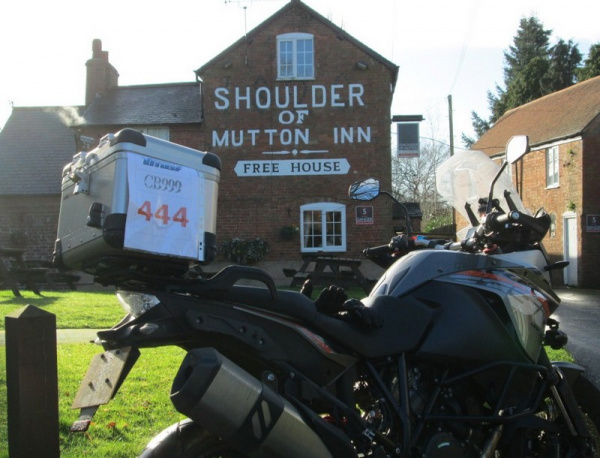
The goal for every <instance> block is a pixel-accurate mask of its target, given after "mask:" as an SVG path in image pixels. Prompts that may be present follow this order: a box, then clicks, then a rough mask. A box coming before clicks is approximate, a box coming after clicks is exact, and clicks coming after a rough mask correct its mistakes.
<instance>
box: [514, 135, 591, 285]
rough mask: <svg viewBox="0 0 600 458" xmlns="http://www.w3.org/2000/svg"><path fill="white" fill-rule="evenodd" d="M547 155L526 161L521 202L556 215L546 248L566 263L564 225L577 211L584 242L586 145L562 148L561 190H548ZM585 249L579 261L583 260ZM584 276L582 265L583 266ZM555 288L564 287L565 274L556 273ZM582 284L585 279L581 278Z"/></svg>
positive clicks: (532, 155) (542, 153) (530, 156)
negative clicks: (584, 165)
mask: <svg viewBox="0 0 600 458" xmlns="http://www.w3.org/2000/svg"><path fill="white" fill-rule="evenodd" d="M546 151H547V149H543V150H540V151H534V152H532V153H530V154H528V155H527V156H525V158H524V159H523V167H522V169H520V170H519V172H518V173H519V177H520V178H519V179H520V180H522V181H521V182H522V189H520V194H521V199H522V200H523V203H524V204H525V206H526V207H527V208H528V209H529V210H531V212H532V213H535V211H537V210H538V209H539V208H540V207H544V209H545V210H546V211H547V212H548V213H549V214H550V215H553V216H554V218H555V221H556V226H555V227H556V229H555V231H554V233H553V234H551V233H550V232H549V233H548V234H547V235H546V238H545V239H544V242H543V243H544V246H545V248H546V250H547V251H548V254H549V255H550V257H551V259H552V261H558V260H562V259H564V247H563V241H564V227H563V226H564V225H563V215H564V214H565V213H566V212H570V211H573V212H575V213H576V214H577V215H578V216H579V219H578V240H581V218H580V217H581V211H582V202H583V201H582V187H581V183H582V167H583V163H582V156H583V155H582V143H581V141H579V140H576V141H571V142H567V143H563V144H561V145H559V153H558V154H559V186H558V187H555V188H548V187H546ZM581 254H582V253H581V248H580V249H579V257H580V259H581ZM579 271H580V272H581V265H580V266H579ZM552 279H553V281H554V282H555V284H563V273H562V271H557V272H554V273H553V278H552ZM580 283H581V277H580Z"/></svg>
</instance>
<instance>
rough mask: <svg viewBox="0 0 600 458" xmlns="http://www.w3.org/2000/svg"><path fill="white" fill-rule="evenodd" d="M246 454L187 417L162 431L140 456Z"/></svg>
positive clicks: (225, 456) (218, 457)
mask: <svg viewBox="0 0 600 458" xmlns="http://www.w3.org/2000/svg"><path fill="white" fill-rule="evenodd" d="M244 456H245V455H243V454H241V453H239V452H238V451H236V450H234V449H233V448H231V447H230V446H229V445H228V444H227V443H225V442H223V441H222V440H221V439H220V438H218V437H217V436H215V435H213V434H211V433H209V432H208V431H206V430H205V429H203V428H202V427H200V426H199V425H197V424H196V423H194V422H193V421H192V420H189V419H186V420H183V421H180V422H178V423H175V424H173V425H171V426H169V427H168V428H166V429H164V430H163V431H161V432H160V433H159V434H158V435H157V436H156V437H154V438H153V439H152V440H151V441H150V443H149V444H148V445H147V446H146V448H145V449H144V451H143V452H142V453H141V455H139V458H240V457H244Z"/></svg>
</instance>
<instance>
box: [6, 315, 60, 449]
mask: <svg viewBox="0 0 600 458" xmlns="http://www.w3.org/2000/svg"><path fill="white" fill-rule="evenodd" d="M4 323H5V329H6V389H7V397H8V400H7V408H8V412H7V413H8V451H9V455H10V457H11V458H25V457H27V458H29V457H44V458H55V457H56V458H58V457H59V456H60V446H59V434H58V424H59V423H58V374H57V364H56V317H55V316H54V315H53V314H51V313H48V312H46V311H44V310H41V309H39V308H37V307H34V306H33V305H27V306H25V307H23V308H22V309H19V310H16V311H15V312H13V313H10V314H8V315H6V317H5V319H4Z"/></svg>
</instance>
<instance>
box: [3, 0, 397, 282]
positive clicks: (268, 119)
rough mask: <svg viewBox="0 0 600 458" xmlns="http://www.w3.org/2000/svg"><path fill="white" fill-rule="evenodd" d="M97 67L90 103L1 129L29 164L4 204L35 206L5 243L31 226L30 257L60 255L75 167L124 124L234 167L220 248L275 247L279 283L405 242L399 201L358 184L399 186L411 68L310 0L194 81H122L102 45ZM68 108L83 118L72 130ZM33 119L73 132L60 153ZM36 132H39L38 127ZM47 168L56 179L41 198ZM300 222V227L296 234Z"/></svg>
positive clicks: (23, 211)
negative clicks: (337, 259)
mask: <svg viewBox="0 0 600 458" xmlns="http://www.w3.org/2000/svg"><path fill="white" fill-rule="evenodd" d="M86 65H87V70H88V76H87V94H86V104H85V106H82V107H74V108H73V109H69V110H67V108H66V107H40V108H29V109H28V108H15V109H14V110H13V114H12V116H11V118H10V119H9V121H8V122H7V125H6V127H5V130H4V131H3V132H2V134H0V154H2V157H3V161H8V162H10V163H11V164H12V163H14V164H15V167H16V168H15V169H13V178H12V179H11V180H10V182H9V184H7V185H6V186H5V187H3V188H2V189H0V198H1V199H9V201H10V199H20V202H21V203H20V207H19V208H20V209H19V210H18V211H17V214H14V215H12V216H11V217H10V218H8V219H7V218H6V217H4V220H3V221H2V222H1V223H2V224H1V227H2V233H1V234H0V242H1V243H3V244H6V243H7V242H8V236H9V235H10V234H11V233H12V234H14V233H15V232H17V233H18V232H22V233H24V234H25V235H26V238H27V239H28V241H29V242H30V243H29V245H28V256H30V257H31V256H35V257H36V258H39V259H49V258H50V257H51V252H52V246H51V245H49V244H48V243H47V241H48V239H49V238H50V237H52V240H53V238H54V236H55V231H56V221H57V217H58V205H59V201H60V196H59V192H60V172H61V169H62V166H63V165H65V164H66V163H68V162H70V160H71V157H72V156H73V154H75V153H76V152H77V151H78V150H80V149H83V148H88V149H89V147H93V146H95V144H97V141H98V139H99V138H100V137H101V136H103V135H104V134H106V133H108V132H116V131H117V130H119V129H121V128H123V127H133V128H137V129H139V130H142V131H144V132H146V133H149V134H151V135H155V136H159V137H162V138H166V139H169V140H170V141H173V142H176V143H180V144H183V145H185V146H189V147H192V148H196V149H200V150H204V151H211V152H214V153H216V154H217V155H218V156H219V157H220V158H221V160H222V164H223V168H222V172H221V181H220V187H219V208H218V221H217V237H218V243H219V244H221V243H223V242H224V241H227V240H231V239H233V238H244V239H255V238H260V239H262V240H264V241H265V242H267V243H268V245H269V252H268V254H267V255H266V257H265V258H264V261H263V262H262V263H261V264H260V265H261V266H262V267H264V268H266V269H268V270H269V271H270V272H271V273H272V274H274V275H280V274H281V268H282V267H298V266H299V264H300V263H301V254H303V253H319V252H323V253H327V254H334V255H339V256H344V257H358V256H359V254H360V252H361V251H362V249H363V248H365V247H367V246H372V245H380V244H382V243H385V242H386V241H387V240H388V239H389V238H390V236H391V235H393V231H392V227H393V223H392V207H391V202H390V201H389V200H388V199H385V198H381V199H378V200H375V201H373V202H368V203H359V202H355V201H351V200H350V199H348V197H347V189H348V186H349V185H350V184H351V183H352V182H354V181H356V180H358V179H363V178H366V177H369V176H373V177H377V178H379V179H380V180H381V183H382V188H383V189H391V170H390V168H391V163H390V162H391V160H390V155H391V139H390V125H391V114H390V107H391V102H392V97H393V93H394V89H395V83H396V77H397V72H398V67H397V66H396V65H394V64H393V63H391V62H390V61H388V60H386V59H385V58H383V57H382V56H380V55H379V54H377V53H376V52H375V51H373V50H371V49H369V48H368V47H366V46H365V45H364V44H362V43H360V42H359V41H357V40H356V39H354V38H353V37H352V36H350V35H349V34H347V33H346V32H345V31H344V30H342V29H341V28H339V27H337V26H336V25H334V24H333V23H331V22H330V21H329V20H327V19H326V18H324V17H323V16H321V15H320V14H319V13H317V12H316V11H314V10H313V9H311V8H309V7H308V6H307V5H305V4H304V3H302V2H300V1H298V0H292V1H290V2H289V3H288V4H286V5H285V6H284V7H283V8H282V9H280V10H279V11H278V12H276V13H275V14H274V15H273V16H271V17H269V18H267V19H266V20H265V21H264V22H263V23H262V24H260V25H259V26H258V27H256V28H255V29H254V30H252V31H250V32H249V33H247V35H246V36H244V37H242V38H241V39H240V40H238V41H237V42H235V43H233V44H232V45H231V46H230V47H228V48H227V49H225V50H224V51H223V52H222V53H220V54H219V55H218V56H216V57H215V58H213V59H212V60H210V61H209V62H207V63H206V64H204V65H202V66H201V67H200V68H199V69H198V70H196V81H194V82H190V83H173V84H163V85H147V86H119V85H118V76H119V75H118V72H117V70H116V69H115V68H114V67H113V66H112V65H111V64H110V63H109V60H108V53H107V52H106V51H103V50H102V45H101V43H100V41H99V40H96V41H95V42H94V45H93V55H92V58H91V59H90V60H89V61H88V62H87V64H86ZM65 112H69V113H73V115H72V116H70V117H69V120H68V121H66V122H65V121H64V119H65V116H63V115H64V113H65ZM32 115H36V116H37V117H38V118H39V119H38V121H39V122H40V123H47V124H48V125H49V126H52V128H53V129H54V131H55V132H57V135H58V133H59V132H60V133H61V134H62V135H63V137H64V141H63V142H62V144H61V145H60V151H51V150H49V149H48V148H49V144H48V142H47V141H43V140H42V139H41V138H40V139H38V140H39V144H40V145H44V148H41V147H37V148H29V149H28V150H27V151H24V150H22V149H20V148H19V145H20V143H19V135H18V131H19V129H21V135H25V133H24V131H22V128H23V124H22V122H24V119H25V118H26V117H27V116H30V117H31V116H32ZM61 129H62V130H61ZM26 130H28V131H29V134H30V135H31V133H32V132H35V130H34V129H32V126H31V125H29V128H28V129H26ZM65 130H66V131H67V132H70V134H69V133H66V132H65ZM7 131H8V132H7ZM2 137H4V138H2ZM44 140H45V139H44ZM50 148H53V146H50ZM36 155H37V158H36V157H33V156H36ZM27 156H29V158H27ZM45 156H48V157H50V156H52V160H51V161H50V162H49V163H47V164H48V165H51V166H52V170H47V169H46V168H45V167H44V170H41V168H40V169H37V171H36V170H31V169H30V168H29V169H27V170H25V169H24V167H21V168H19V166H18V164H17V163H18V162H19V161H21V162H22V161H25V162H27V161H33V160H37V161H38V163H39V161H44V160H45V159H44V157H45ZM20 173H21V174H22V176H19V174H20ZM40 174H44V177H45V178H44V180H41V181H42V182H44V183H46V185H45V186H43V187H42V189H40V190H37V191H36V189H38V188H40V186H39V184H40V178H39V176H36V175H40ZM0 178H1V177H0ZM0 181H2V180H0ZM36 182H37V185H38V186H37V188H36V187H35V186H33V184H34V183H36ZM35 194H37V195H35ZM42 194H43V199H45V200H46V201H47V202H46V205H47V207H48V208H49V209H50V213H48V215H47V216H46V217H45V218H46V220H47V221H45V223H44V225H42V226H43V227H36V228H33V227H32V225H31V224H30V223H31V222H32V221H33V220H28V217H27V216H26V215H27V212H28V211H29V210H28V208H31V207H28V204H27V201H28V199H29V204H31V205H35V202H39V201H40V199H41V198H42ZM3 205H4V203H3ZM19 212H20V213H19ZM359 213H360V215H363V214H366V215H367V217H366V218H364V217H359ZM289 228H298V229H299V232H298V233H297V234H293V233H292V237H291V238H290V237H284V235H282V234H283V233H285V231H286V230H289ZM44 231H46V232H48V234H39V233H40V232H44ZM50 233H53V234H52V235H51V236H49V234H50ZM220 260H221V261H222V262H226V260H224V259H223V258H220ZM366 267H367V269H368V265H367V266H366Z"/></svg>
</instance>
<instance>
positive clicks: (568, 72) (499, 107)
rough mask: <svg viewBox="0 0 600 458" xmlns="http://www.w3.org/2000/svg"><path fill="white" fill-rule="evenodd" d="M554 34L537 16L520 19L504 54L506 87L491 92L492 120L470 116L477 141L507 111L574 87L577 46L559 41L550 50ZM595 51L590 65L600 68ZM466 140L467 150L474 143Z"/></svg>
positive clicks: (489, 93)
mask: <svg viewBox="0 0 600 458" xmlns="http://www.w3.org/2000/svg"><path fill="white" fill-rule="evenodd" d="M551 34H552V31H551V30H547V29H545V28H544V26H543V25H542V23H541V22H540V21H539V19H537V18H536V17H530V18H522V19H521V21H520V23H519V29H518V30H517V34H516V35H515V37H514V41H513V44H512V45H511V46H509V48H508V50H507V51H505V52H504V62H505V66H504V88H501V87H500V86H498V85H496V92H495V93H493V92H491V91H489V92H488V107H489V110H490V112H491V115H490V117H489V119H488V120H487V121H486V120H484V119H482V118H481V117H480V116H479V115H478V114H477V113H475V112H472V114H471V119H472V121H473V129H474V130H475V133H476V135H477V138H479V137H480V136H481V135H482V134H483V133H485V131H486V130H488V129H489V128H490V127H491V126H492V125H493V124H494V123H495V122H496V121H497V120H498V119H499V118H500V117H501V116H502V115H503V114H504V113H506V112H507V111H508V110H511V109H513V108H516V107H518V106H521V105H523V104H525V103H528V102H531V101H532V100H535V99H537V98H539V97H542V96H544V95H547V94H550V93H552V92H555V91H558V90H560V89H564V88H566V87H569V86H571V85H573V84H575V82H576V80H577V76H578V75H579V74H578V71H577V68H578V66H579V64H580V62H581V59H582V57H581V53H580V52H579V49H578V48H577V44H573V42H572V41H571V40H569V41H568V42H567V43H565V41H564V40H562V39H559V40H558V42H557V43H556V45H554V46H552V47H550V45H549V37H550V35H551ZM599 45H600V44H599ZM590 51H591V50H590ZM595 52H597V53H598V56H597V58H596V60H594V59H593V58H592V60H591V61H590V62H597V63H598V64H599V65H598V68H600V50H597V51H596V50H595ZM591 54H592V53H591V52H590V55H591ZM586 62H587V61H586ZM590 65H593V64H590ZM592 68H593V67H592ZM593 71H594V70H591V72H592V73H593ZM580 78H581V77H580ZM463 141H464V142H465V144H466V145H467V146H468V147H470V145H472V144H473V143H474V142H475V140H474V139H472V138H469V137H467V136H465V135H463Z"/></svg>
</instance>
